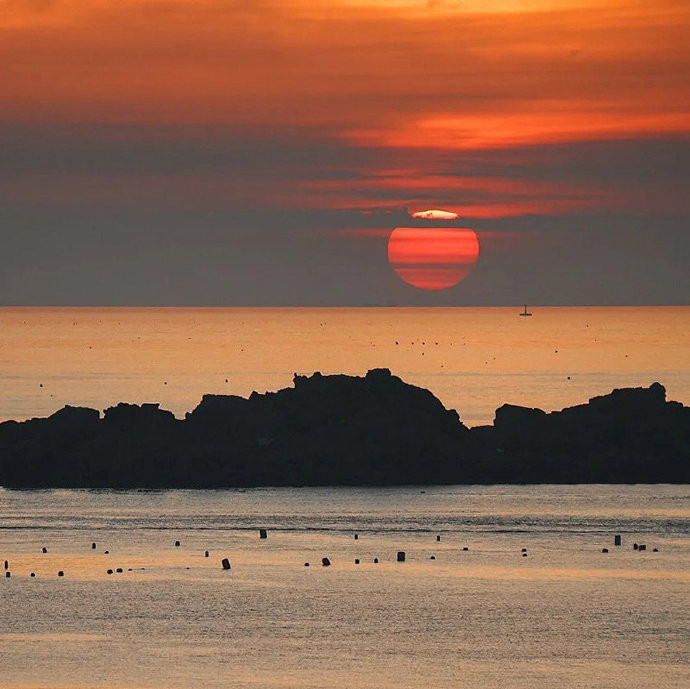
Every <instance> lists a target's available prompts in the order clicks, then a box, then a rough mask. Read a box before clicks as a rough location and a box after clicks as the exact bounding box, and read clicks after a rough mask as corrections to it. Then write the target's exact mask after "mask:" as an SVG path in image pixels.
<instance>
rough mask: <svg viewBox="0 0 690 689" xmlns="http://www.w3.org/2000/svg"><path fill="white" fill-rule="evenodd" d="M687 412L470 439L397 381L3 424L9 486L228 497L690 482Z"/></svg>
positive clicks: (510, 424) (657, 405)
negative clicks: (288, 490)
mask: <svg viewBox="0 0 690 689" xmlns="http://www.w3.org/2000/svg"><path fill="white" fill-rule="evenodd" d="M689 447H690V409H688V408H686V407H683V406H682V405H680V404H679V403H676V402H667V401H666V393H665V390H664V388H663V386H661V385H660V384H658V383H655V384H654V385H652V386H650V387H649V388H634V389H624V390H614V391H613V392H612V393H611V394H609V395H605V396H602V397H595V398H592V399H591V400H590V401H589V402H588V403H587V404H584V405H579V406H576V407H571V408H568V409H564V410H563V411H560V412H552V413H549V414H547V413H545V412H544V411H542V410H540V409H527V408H524V407H517V406H514V405H507V404H506V405H503V406H502V407H500V408H499V409H497V410H496V418H495V421H494V424H493V426H485V427H480V428H473V429H468V428H466V427H465V426H464V425H463V424H462V422H461V421H460V419H459V417H458V414H457V413H456V412H455V411H452V410H447V409H445V408H444V407H443V405H442V404H441V402H440V401H439V400H438V399H436V397H434V396H433V395H432V394H431V393H430V392H429V391H428V390H424V389H422V388H418V387H415V386H412V385H408V384H406V383H404V382H403V381H402V380H401V379H400V378H398V377H397V376H394V375H392V374H391V372H390V371H389V370H388V369H375V370H372V371H369V372H368V373H367V375H366V376H364V377H353V376H345V375H329V376H323V375H321V374H320V373H315V374H313V375H311V376H299V375H295V377H294V381H293V387H291V388H286V389H284V390H280V391H278V392H275V393H272V392H268V393H265V394H259V393H256V392H255V393H252V395H251V396H250V397H249V398H247V399H245V398H242V397H237V396H222V395H204V397H203V399H202V400H201V403H200V404H199V406H198V407H197V408H196V409H194V410H193V411H191V412H189V413H187V414H186V417H185V420H184V421H181V420H177V419H175V417H174V416H173V415H172V414H171V413H170V412H168V411H165V410H161V409H160V408H159V406H158V405H157V404H143V405H134V404H124V403H121V404H118V405H117V406H115V407H110V408H109V409H106V410H105V412H104V416H103V418H102V419H101V418H100V415H99V413H98V412H97V411H96V410H93V409H84V408H77V407H65V408H64V409H61V410H60V411H58V412H56V413H55V414H53V415H52V416H50V417H48V418H45V419H32V420H29V421H25V422H21V423H18V422H15V421H9V422H6V423H3V424H0V485H4V486H17V487H44V486H64V487H114V488H129V487H142V488H146V487H199V488H201V487H230V486H261V485H400V484H434V483H446V484H447V483H547V482H549V483H550V482H557V483H562V482H567V483H587V482H613V483H627V482H652V483H653V482H690V462H689V452H688V448H689Z"/></svg>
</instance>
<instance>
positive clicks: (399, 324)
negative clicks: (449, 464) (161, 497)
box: [0, 307, 690, 426]
mask: <svg viewBox="0 0 690 689" xmlns="http://www.w3.org/2000/svg"><path fill="white" fill-rule="evenodd" d="M520 310H521V309H520V308H517V307H515V308H476V309H473V308H457V309H455V308H443V309H429V308H416V309H392V308H369V309H177V308H175V309H103V308H101V309H93V308H82V309H73V308H47V309H46V308H1V309H0V420H5V419H25V418H31V417H33V416H46V415H48V414H51V413H52V412H54V411H55V410H57V409H59V408H60V407H62V406H64V405H65V404H73V405H85V406H90V407H94V408H96V409H101V410H102V409H104V408H106V407H108V406H111V405H113V404H116V403H117V402H120V401H126V402H136V403H141V402H160V403H161V405H162V407H163V408H165V409H169V410H171V411H173V412H174V413H175V414H176V415H178V416H180V417H182V416H184V413H185V411H188V410H190V409H192V408H193V407H195V406H196V405H197V404H198V403H199V401H200V399H201V396H202V395H203V394H204V393H216V394H224V393H225V394H239V395H243V396H247V395H249V394H250V393H251V392H252V391H253V390H257V391H259V392H265V391H267V390H278V389H280V388H283V387H288V386H290V385H291V384H292V377H293V374H294V373H300V374H309V373H312V372H314V371H321V372H322V373H347V374H351V375H363V374H364V373H365V372H366V371H367V370H368V369H370V368H376V367H386V368H390V369H391V370H392V371H393V373H395V374H396V375H399V376H400V377H401V378H403V379H404V380H405V381H407V382H409V383H412V384H414V385H419V386H422V387H425V388H427V389H429V390H431V391H432V392H433V393H434V394H435V395H436V396H437V397H438V398H439V399H440V400H441V401H442V402H443V403H444V404H445V405H446V407H448V408H453V409H457V411H458V412H459V414H460V417H461V418H462V419H463V421H464V422H465V423H466V424H468V425H471V426H473V425H478V424H486V423H491V421H492V419H493V416H494V410H495V409H496V408H497V407H499V406H500V405H501V404H504V403H505V402H510V403H513V404H522V405H526V406H538V407H541V408H543V409H546V410H553V409H562V408H563V407H564V406H568V405H573V404H580V403H583V402H586V401H587V400H588V399H589V398H590V397H592V396H594V395H599V394H606V393H608V392H610V391H611V390H612V389H613V388H614V387H628V386H636V385H650V384H651V383H653V382H655V381H659V382H661V383H663V384H664V385H665V386H666V388H667V390H668V396H669V399H675V400H678V401H681V402H684V403H685V404H689V403H690V307H658V308H654V307H644V308H637V307H635V308H632V307H626V308H570V307H568V308H565V307H561V308H541V307H532V308H531V311H532V313H533V316H532V317H530V318H521V317H520V316H519V315H518V314H519V312H520Z"/></svg>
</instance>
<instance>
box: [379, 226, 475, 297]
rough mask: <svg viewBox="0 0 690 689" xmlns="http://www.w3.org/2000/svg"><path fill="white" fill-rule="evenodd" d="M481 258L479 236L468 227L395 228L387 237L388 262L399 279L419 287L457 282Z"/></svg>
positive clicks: (460, 280)
mask: <svg viewBox="0 0 690 689" xmlns="http://www.w3.org/2000/svg"><path fill="white" fill-rule="evenodd" d="M415 217H429V216H423V215H421V214H415ZM431 217H432V218H433V217H434V216H431ZM436 217H438V216H436ZM434 224H435V225H436V224H437V223H434ZM478 258H479V239H478V238H477V234H476V232H475V231H474V230H471V229H469V228H467V227H435V226H434V227H396V228H395V229H394V230H393V232H391V235H390V237H389V239H388V262H389V263H390V264H391V266H392V267H393V269H394V270H395V272H396V273H397V274H398V275H399V276H400V278H402V279H403V280H404V281H405V282H406V283H408V284H409V285H412V286H413V287H418V288H419V289H424V290H442V289H448V288H449V287H453V286H455V285H457V284H458V283H459V282H462V280H464V279H465V278H466V277H467V276H468V275H469V274H470V273H471V272H472V269H473V268H474V266H475V264H476V263H477V259H478Z"/></svg>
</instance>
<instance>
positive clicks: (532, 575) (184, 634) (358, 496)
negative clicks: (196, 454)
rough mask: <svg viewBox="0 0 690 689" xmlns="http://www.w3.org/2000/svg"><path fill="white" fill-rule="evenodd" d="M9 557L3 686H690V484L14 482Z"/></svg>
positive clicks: (2, 544) (3, 509)
mask: <svg viewBox="0 0 690 689" xmlns="http://www.w3.org/2000/svg"><path fill="white" fill-rule="evenodd" d="M260 527H265V528H267V529H268V538H267V539H266V540H261V539H259V535H258V528H260ZM617 533H618V534H621V536H622V540H623V545H622V546H621V547H614V545H613V541H614V534H617ZM354 534H358V536H359V538H358V539H357V540H355V538H354ZM438 536H440V541H439V540H437V537H438ZM176 540H179V541H180V546H179V547H175V545H174V543H175V541H176ZM92 542H96V544H97V548H96V549H95V550H93V549H92V548H91V543H92ZM635 542H637V543H644V544H645V545H646V546H647V549H646V550H645V551H642V552H640V551H636V550H633V547H632V545H633V543H635ZM42 547H46V548H47V550H48V552H47V553H46V554H42V553H41V548H42ZM465 547H466V548H468V550H463V548H465ZM603 547H607V548H608V549H609V552H608V553H602V552H601V550H602V548H603ZM523 548H526V550H527V557H523V556H522V552H521V551H522V549H523ZM653 548H657V549H658V552H654V551H653ZM105 550H108V551H109V554H107V555H106V554H105V552H104V551H105ZM206 550H209V551H210V557H208V558H206V557H204V551H206ZM399 550H404V551H405V552H406V555H407V557H406V562H404V563H398V562H396V553H397V551H399ZM432 556H433V557H434V558H435V559H431V557H432ZM223 557H228V558H229V559H230V561H231V564H232V569H231V570H230V571H223V570H222V568H221V566H220V562H221V559H222V558H223ZM322 557H329V558H330V560H331V562H332V565H331V566H330V567H322V566H321V558H322ZM355 558H359V559H360V560H361V564H359V565H356V564H355V563H354V560H355ZM374 558H379V560H380V561H379V563H378V564H374V562H373V560H374ZM0 559H7V560H8V563H9V571H10V572H11V574H12V576H11V578H9V579H8V578H5V577H4V576H3V577H2V578H0V610H1V611H2V626H1V628H0V686H2V687H7V688H8V689H20V688H21V689H29V688H32V689H38V688H41V689H47V688H51V689H54V688H60V689H78V688H82V687H84V688H85V687H88V688H95V687H99V688H113V689H125V688H127V689H138V688H159V689H221V688H223V689H226V688H231V689H255V688H257V687H260V688H262V689H293V688H294V689H307V688H309V689H317V688H318V689H321V688H323V689H360V688H361V689H384V688H385V689H393V688H394V687H395V688H402V689H418V688H419V689H422V688H424V689H426V688H428V687H466V688H468V689H469V688H471V689H496V688H497V687H499V688H504V687H505V688H511V689H523V688H524V689H528V688H529V689H533V688H534V687H540V688H541V687H543V688H548V689H565V688H568V689H575V688H583V689H584V688H587V689H591V688H594V687H596V688H597V689H613V688H616V689H619V688H620V689H634V688H649V689H652V688H653V689H658V688H659V687H665V688H668V689H686V688H687V687H688V686H690V657H689V654H688V648H689V641H690V622H689V620H690V596H689V595H688V594H689V592H690V487H688V486H521V487H516V486H493V487H472V486H469V487H468V486H463V487H458V486H444V487H432V486H427V487H423V488H413V487H406V488H391V489H352V488H348V489H344V488H331V489H314V488H311V489H256V490H246V491H160V492H124V493H123V492H110V491H100V492H98V491H68V490H59V491H7V490H2V489H0ZM305 562H309V563H310V566H309V567H305V566H304V563H305ZM118 567H120V568H122V569H123V572H122V573H120V574H118V573H115V574H112V575H108V574H107V573H106V572H107V569H109V568H110V569H113V570H115V569H117V568H118ZM130 569H131V571H130ZM58 570H63V571H64V577H61V578H59V577H58V576H57V571H58ZM30 572H34V573H35V574H36V577H34V578H31V577H30V576H29V574H30Z"/></svg>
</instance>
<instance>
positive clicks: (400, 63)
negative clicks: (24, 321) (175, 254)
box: [0, 0, 690, 236]
mask: <svg viewBox="0 0 690 689" xmlns="http://www.w3.org/2000/svg"><path fill="white" fill-rule="evenodd" d="M689 46H690V3H688V2H687V0H647V1H643V0H629V1H624V0H463V1H462V2H460V1H456V0H377V1H375V0H251V1H246V0H62V1H61V0H0V146H2V150H3V153H5V155H6V160H5V163H4V166H5V167H4V168H3V169H0V203H1V202H12V203H15V202H16V203H26V204H39V203H45V204H55V203H63V204H72V205H79V204H84V203H87V204H91V205H92V206H94V207H95V206H97V205H98V204H105V205H108V206H109V207H125V206H126V207H130V206H132V205H137V204H138V205H147V204H148V206H151V207H160V206H165V207H175V208H180V209H197V210H198V209H219V210H228V209H233V208H244V209H247V208H267V207H268V208H273V209H289V210H302V209H312V210H320V209H322V210H328V211H334V210H343V211H352V210H353V209H364V208H366V209H394V208H401V207H405V208H408V209H410V210H413V211H414V210H421V209H425V208H447V209H449V210H453V211H455V212H457V213H458V214H459V215H460V216H461V218H462V219H463V221H464V222H468V223H470V224H472V223H474V221H475V220H483V221H490V220H499V219H510V218H523V217H531V216H541V217H559V218H566V217H572V216H573V215H575V214H582V213H597V212H598V213H602V214H605V213H622V212H626V213H633V214H635V215H636V216H637V217H667V216H674V217H675V216H683V217H687V214H688V212H689V209H688V202H687V183H686V181H685V179H684V178H683V177H682V176H679V175H678V174H677V169H678V168H679V167H682V165H681V164H679V163H678V162H673V160H671V158H672V157H673V155H675V154H674V153H673V151H675V150H676V149H675V148H674V147H675V145H676V142H677V143H678V146H679V148H678V150H680V148H681V147H684V146H685V145H686V144H687V141H688V137H690V90H689V89H688V85H687V84H688V74H690V49H689ZM655 146H657V148H655V149H654V150H655V151H657V153H656V154H655V155H657V154H658V155H659V156H661V158H660V162H658V164H657V162H654V165H652V164H651V163H649V164H648V165H647V167H645V165H646V164H647V163H648V162H649V161H650V160H651V158H650V157H649V156H650V154H649V153H648V151H649V150H651V149H652V148H654V147H655ZM659 146H669V147H670V148H669V150H670V151H671V152H672V153H669V152H668V151H667V150H666V149H663V150H662V149H661V148H658V147H659ZM650 147H651V148H650ZM659 151H661V152H660V153H659ZM655 161H656V159H655ZM0 168H2V161H0ZM638 170H639V173H638ZM602 222H603V221H602ZM331 229H335V230H337V231H338V232H340V231H341V230H342V228H341V227H340V226H338V227H336V228H325V229H324V233H325V234H328V231H330V230H331ZM352 229H353V230H358V229H362V228H359V226H358V225H357V226H355V227H353V228H352ZM373 229H376V228H373ZM485 229H486V231H487V232H491V231H493V230H496V231H497V232H501V231H503V230H502V228H498V227H496V228H494V227H492V226H488V227H487V228H485ZM530 231H531V230H530ZM356 235H358V232H355V231H353V233H352V236H356Z"/></svg>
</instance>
